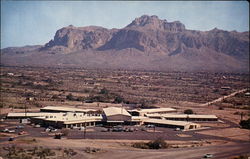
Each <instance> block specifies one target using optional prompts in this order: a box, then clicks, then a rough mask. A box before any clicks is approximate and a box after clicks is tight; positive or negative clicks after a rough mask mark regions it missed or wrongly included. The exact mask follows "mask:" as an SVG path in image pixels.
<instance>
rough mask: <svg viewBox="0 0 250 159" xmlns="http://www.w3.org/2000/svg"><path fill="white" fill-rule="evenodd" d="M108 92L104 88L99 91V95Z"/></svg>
mask: <svg viewBox="0 0 250 159" xmlns="http://www.w3.org/2000/svg"><path fill="white" fill-rule="evenodd" d="M108 93H109V91H108V90H107V89H106V88H103V89H101V91H100V94H108Z"/></svg>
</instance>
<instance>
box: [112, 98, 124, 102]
mask: <svg viewBox="0 0 250 159" xmlns="http://www.w3.org/2000/svg"><path fill="white" fill-rule="evenodd" d="M123 100H124V99H123V98H122V97H120V96H116V97H115V99H114V103H121V102H123Z"/></svg>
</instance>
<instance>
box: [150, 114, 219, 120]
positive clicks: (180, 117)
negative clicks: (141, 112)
mask: <svg viewBox="0 0 250 159" xmlns="http://www.w3.org/2000/svg"><path fill="white" fill-rule="evenodd" d="M146 116H147V117H149V118H154V119H165V120H175V121H196V122H197V121H218V117H217V116H215V115H196V114H146Z"/></svg>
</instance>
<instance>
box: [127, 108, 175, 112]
mask: <svg viewBox="0 0 250 159" xmlns="http://www.w3.org/2000/svg"><path fill="white" fill-rule="evenodd" d="M130 111H132V112H133V111H135V112H139V113H158V112H172V111H176V109H174V108H153V109H133V110H130Z"/></svg>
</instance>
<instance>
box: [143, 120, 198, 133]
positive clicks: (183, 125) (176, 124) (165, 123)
mask: <svg viewBox="0 0 250 159" xmlns="http://www.w3.org/2000/svg"><path fill="white" fill-rule="evenodd" d="M144 124H153V125H155V126H159V127H167V128H180V129H182V130H190V129H197V128H200V127H201V126H200V124H196V123H192V122H185V121H173V120H163V119H148V120H146V121H144Z"/></svg>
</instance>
